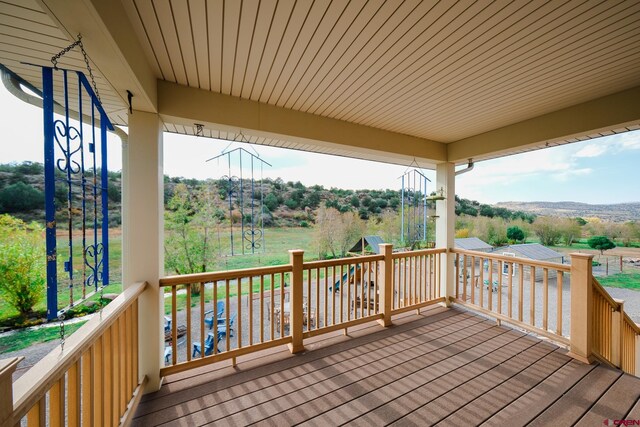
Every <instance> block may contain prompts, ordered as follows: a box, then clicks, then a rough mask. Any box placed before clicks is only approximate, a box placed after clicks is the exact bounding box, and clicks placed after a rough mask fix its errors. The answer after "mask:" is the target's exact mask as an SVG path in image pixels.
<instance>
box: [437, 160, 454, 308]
mask: <svg viewBox="0 0 640 427" xmlns="http://www.w3.org/2000/svg"><path fill="white" fill-rule="evenodd" d="M455 179H456V175H455V164H453V163H440V164H438V165H437V166H436V192H437V194H438V195H439V194H440V190H441V189H442V191H443V194H444V196H445V199H444V200H437V201H436V216H437V218H436V248H446V249H447V250H448V249H449V248H453V245H454V240H453V238H454V236H455V226H456V213H455V206H456V205H455V203H456V202H455V194H456V185H455ZM454 279H455V278H454V267H453V256H452V254H449V253H448V252H447V253H445V254H442V255H441V258H440V284H441V289H440V295H442V296H443V297H445V298H446V302H447V304H449V299H448V298H449V297H450V296H453V295H454Z"/></svg>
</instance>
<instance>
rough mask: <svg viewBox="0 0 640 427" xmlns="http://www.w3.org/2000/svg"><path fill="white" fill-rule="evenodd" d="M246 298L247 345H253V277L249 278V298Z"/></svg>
mask: <svg viewBox="0 0 640 427" xmlns="http://www.w3.org/2000/svg"><path fill="white" fill-rule="evenodd" d="M248 298H249V345H253V276H249V297H248ZM238 335H240V334H238Z"/></svg>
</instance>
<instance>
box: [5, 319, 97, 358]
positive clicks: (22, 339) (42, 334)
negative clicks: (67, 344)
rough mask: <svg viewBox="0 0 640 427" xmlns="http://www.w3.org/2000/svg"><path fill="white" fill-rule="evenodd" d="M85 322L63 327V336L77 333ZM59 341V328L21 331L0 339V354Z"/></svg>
mask: <svg viewBox="0 0 640 427" xmlns="http://www.w3.org/2000/svg"><path fill="white" fill-rule="evenodd" d="M84 324H85V322H78V323H73V324H71V325H66V326H65V327H64V331H65V335H66V336H69V335H71V334H72V333H74V332H75V331H77V330H78V329H79V328H80V327H81V326H82V325H84ZM58 339H60V328H57V327H55V328H38V329H33V330H31V329H23V330H21V331H18V332H16V333H15V334H11V335H8V336H6V337H2V338H0V353H9V352H11V351H17V350H22V349H23V348H27V347H30V346H32V345H34V344H39V343H43V342H47V341H53V340H58Z"/></svg>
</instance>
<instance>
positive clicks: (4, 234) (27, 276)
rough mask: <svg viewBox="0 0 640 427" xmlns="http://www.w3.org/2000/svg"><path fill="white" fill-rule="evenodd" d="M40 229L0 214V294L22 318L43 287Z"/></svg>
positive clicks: (40, 294)
mask: <svg viewBox="0 0 640 427" xmlns="http://www.w3.org/2000/svg"><path fill="white" fill-rule="evenodd" d="M42 231H43V230H42V229H41V228H40V227H39V226H38V225H37V224H35V223H33V224H29V225H27V224H26V223H24V222H23V221H21V220H19V219H17V218H13V217H12V216H10V215H0V294H1V295H2V296H3V298H4V299H5V300H6V301H7V302H8V303H9V304H10V305H11V306H12V307H14V308H15V309H16V310H17V311H18V312H19V313H20V315H21V316H22V317H23V318H26V317H27V315H28V314H29V313H30V312H31V310H32V309H33V307H34V306H35V305H36V304H37V303H38V302H39V301H40V300H41V299H42V297H43V295H44V290H45V277H44V271H45V266H44V262H43V260H44V259H45V257H44V253H45V250H44V247H43V242H44V240H43V239H42V237H41V234H42Z"/></svg>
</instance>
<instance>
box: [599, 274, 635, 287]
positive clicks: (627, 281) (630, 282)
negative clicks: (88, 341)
mask: <svg viewBox="0 0 640 427" xmlns="http://www.w3.org/2000/svg"><path fill="white" fill-rule="evenodd" d="M598 281H599V282H600V284H601V285H602V286H610V287H612V288H624V289H633V290H636V291H640V273H637V272H633V273H618V274H612V275H611V276H607V277H598Z"/></svg>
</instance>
